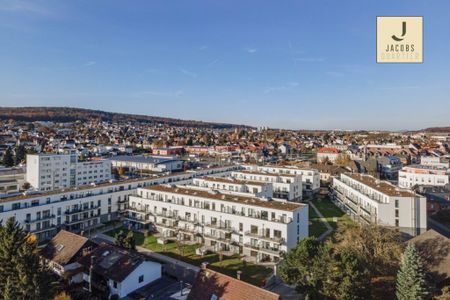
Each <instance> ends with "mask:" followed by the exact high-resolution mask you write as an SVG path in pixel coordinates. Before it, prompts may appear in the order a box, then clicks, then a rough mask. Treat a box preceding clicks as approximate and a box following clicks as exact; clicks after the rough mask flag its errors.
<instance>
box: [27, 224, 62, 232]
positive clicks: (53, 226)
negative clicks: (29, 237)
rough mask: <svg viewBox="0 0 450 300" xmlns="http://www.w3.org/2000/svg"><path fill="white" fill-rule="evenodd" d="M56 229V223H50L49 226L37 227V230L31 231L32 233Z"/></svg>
mask: <svg viewBox="0 0 450 300" xmlns="http://www.w3.org/2000/svg"><path fill="white" fill-rule="evenodd" d="M55 229H56V225H50V226H48V227H45V228H40V229H35V230H32V231H30V232H31V233H41V232H44V231H50V230H55Z"/></svg>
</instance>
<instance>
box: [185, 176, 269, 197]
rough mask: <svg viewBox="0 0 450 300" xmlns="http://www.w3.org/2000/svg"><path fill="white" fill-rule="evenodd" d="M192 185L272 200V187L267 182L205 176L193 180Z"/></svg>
mask: <svg viewBox="0 0 450 300" xmlns="http://www.w3.org/2000/svg"><path fill="white" fill-rule="evenodd" d="M192 185H193V186H198V187H201V188H206V189H212V190H219V191H222V192H227V191H229V192H230V193H244V194H246V193H247V194H248V193H249V194H252V195H253V196H255V197H259V198H273V185H272V184H271V183H269V182H261V181H249V180H238V179H235V178H232V177H229V178H226V177H212V176H207V177H201V178H194V180H193V182H192Z"/></svg>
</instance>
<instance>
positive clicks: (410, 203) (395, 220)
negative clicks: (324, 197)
mask: <svg viewBox="0 0 450 300" xmlns="http://www.w3.org/2000/svg"><path fill="white" fill-rule="evenodd" d="M333 200H334V201H335V203H336V204H337V205H338V206H339V207H341V208H342V209H344V210H345V211H346V212H347V213H348V214H349V215H350V216H352V217H353V218H355V219H358V220H360V221H361V222H363V223H374V224H379V225H382V226H388V227H395V228H398V229H399V230H400V231H401V232H403V233H405V234H407V235H409V236H415V235H418V234H420V233H422V232H424V231H426V228H427V210H426V199H425V197H422V196H420V195H418V194H415V193H413V192H411V191H409V190H406V189H400V188H398V187H396V186H394V185H392V184H390V183H389V182H387V181H380V180H378V179H376V178H374V177H372V176H369V175H362V174H341V176H340V178H333Z"/></svg>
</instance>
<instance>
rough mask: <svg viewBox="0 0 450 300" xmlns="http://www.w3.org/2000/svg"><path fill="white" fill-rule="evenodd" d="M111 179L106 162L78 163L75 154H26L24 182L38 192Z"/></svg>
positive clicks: (107, 162) (109, 166)
mask: <svg viewBox="0 0 450 300" xmlns="http://www.w3.org/2000/svg"><path fill="white" fill-rule="evenodd" d="M110 179H111V162H110V161H108V160H98V161H86V162H78V158H77V155H76V154H28V155H27V172H26V181H27V182H29V183H30V185H31V186H32V187H34V188H35V189H36V190H38V191H53V190H58V189H65V188H70V187H75V186H81V185H86V184H90V183H101V182H105V181H108V180H110Z"/></svg>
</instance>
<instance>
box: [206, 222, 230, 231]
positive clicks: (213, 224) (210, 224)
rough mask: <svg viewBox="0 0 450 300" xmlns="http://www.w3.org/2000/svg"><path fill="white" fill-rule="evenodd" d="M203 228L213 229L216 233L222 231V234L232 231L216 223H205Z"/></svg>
mask: <svg viewBox="0 0 450 300" xmlns="http://www.w3.org/2000/svg"><path fill="white" fill-rule="evenodd" d="M205 227H208V228H213V229H216V230H218V231H222V232H226V233H231V232H233V229H232V228H231V227H229V226H228V227H227V226H225V225H223V224H218V223H207V224H205Z"/></svg>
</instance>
